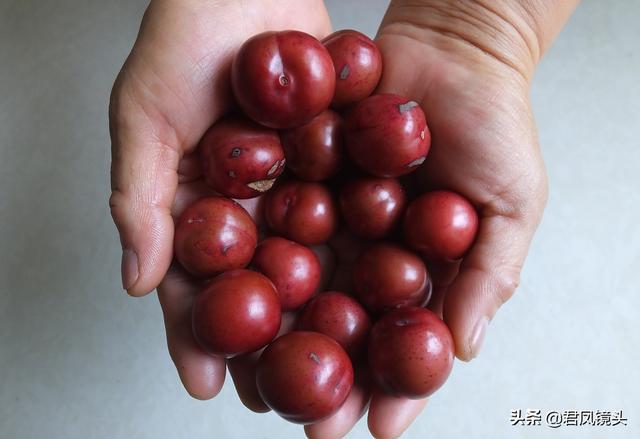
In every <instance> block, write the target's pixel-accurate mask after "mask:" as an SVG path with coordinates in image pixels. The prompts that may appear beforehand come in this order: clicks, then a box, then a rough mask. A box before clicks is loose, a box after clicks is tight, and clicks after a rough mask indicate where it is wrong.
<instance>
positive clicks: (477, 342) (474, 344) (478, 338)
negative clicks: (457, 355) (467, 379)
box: [469, 317, 489, 358]
mask: <svg viewBox="0 0 640 439" xmlns="http://www.w3.org/2000/svg"><path fill="white" fill-rule="evenodd" d="M488 325H489V319H488V318H486V317H482V318H480V320H478V322H477V323H476V326H474V328H473V332H472V333H471V342H470V343H469V347H470V350H471V358H476V357H477V356H478V353H480V349H481V348H482V343H484V336H485V334H486V333H487V326H488Z"/></svg>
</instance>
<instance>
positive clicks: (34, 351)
mask: <svg viewBox="0 0 640 439" xmlns="http://www.w3.org/2000/svg"><path fill="white" fill-rule="evenodd" d="M385 3H386V2H385V1H383V0H376V1H365V0H359V1H355V0H353V1H338V0H332V1H328V6H329V9H330V11H331V13H332V16H333V17H334V26H335V27H336V28H343V27H353V28H358V29H361V30H363V31H365V32H367V33H369V34H370V35H372V34H374V33H375V30H376V27H377V21H378V19H379V17H380V16H381V15H382V13H383V11H384V9H385ZM362 4H366V5H367V7H366V9H365V10H363V9H362V8H361V7H360V6H359V5H362ZM144 6H145V2H143V1H139V0H136V1H130V0H117V1H116V0H114V1H98V0H90V1H80V0H76V1H74V0H58V1H56V2H39V1H36V0H20V1H9V0H0V438H7V439H13V438H20V439H23V438H25V439H26V438H41V437H48V438H65V439H70V438H109V439H120V438H123V439H124V438H194V439H196V438H248V437H251V438H283V437H302V436H303V435H302V431H301V429H300V428H299V427H298V426H294V425H291V424H287V423H286V422H284V421H282V420H280V419H279V418H278V417H277V416H275V415H273V414H265V415H257V414H253V413H250V412H249V411H248V410H246V409H244V407H243V406H242V405H241V403H240V402H239V401H238V399H237V397H236V395H235V392H234V390H233V387H232V386H231V385H230V382H231V380H230V379H229V380H228V382H227V384H226V385H225V388H224V389H223V391H222V393H221V394H220V395H219V396H218V397H217V398H216V399H214V400H212V401H209V402H200V401H195V400H193V399H191V398H189V397H188V396H187V395H186V393H185V392H184V391H183V389H182V387H181V385H180V382H179V381H178V377H177V374H176V372H175V369H174V367H173V364H172V363H171V360H170V359H169V355H168V353H167V350H166V345H165V339H164V329H163V325H162V319H161V314H160V308H159V305H158V301H157V299H156V296H155V295H150V296H148V297H146V298H142V299H133V298H130V297H128V296H126V295H125V294H124V293H123V292H122V290H121V287H120V279H119V264H120V246H119V243H118V240H117V236H116V233H115V228H114V226H113V225H112V223H111V219H110V217H109V212H108V207H107V197H108V187H109V179H108V166H109V157H110V154H109V140H108V132H107V112H106V111H107V101H108V95H109V91H110V86H111V84H112V81H113V79H114V77H115V75H116V73H117V71H118V69H119V68H120V65H121V63H122V61H123V59H124V57H125V56H126V54H127V53H128V50H129V49H130V47H131V44H132V42H133V39H134V37H135V34H136V32H137V27H138V24H139V20H140V17H141V15H142V12H143V10H144ZM638 16H640V2H638V1H634V0H629V1H616V2H602V1H597V0H591V1H585V2H584V3H583V4H582V6H581V7H580V8H579V9H578V11H577V12H576V14H575V15H574V17H573V18H572V19H571V21H570V23H569V24H568V26H567V27H566V28H565V30H564V32H563V33H562V34H561V35H560V37H559V39H558V40H557V42H556V44H555V45H554V47H553V48H552V49H551V50H550V51H549V53H548V54H547V55H546V57H545V58H544V60H543V61H542V63H541V65H540V68H539V71H538V74H537V76H536V78H535V82H534V87H533V102H534V106H535V114H536V117H537V121H538V125H539V130H540V139H541V143H542V146H543V149H544V154H545V157H546V161H547V165H548V169H549V174H550V184H551V197H550V200H549V205H548V209H547V211H546V214H545V217H544V220H543V223H542V225H541V227H540V230H539V232H538V234H537V237H536V239H535V242H534V244H533V246H532V249H531V253H530V256H529V259H528V262H527V264H526V267H525V270H524V274H523V278H522V286H521V287H520V288H519V290H518V292H517V293H516V295H515V296H514V297H513V299H512V300H511V301H510V302H509V303H508V304H507V305H505V306H504V308H503V309H502V310H501V311H500V312H499V314H498V315H497V317H496V318H495V320H494V321H493V323H492V324H491V326H490V328H489V332H488V336H487V341H486V344H485V347H484V350H483V352H482V353H481V355H480V356H479V358H478V359H477V360H476V361H474V362H473V363H471V364H462V363H458V364H457V365H456V367H455V369H454V372H453V375H452V377H451V379H450V380H449V382H448V384H447V386H446V387H445V388H444V389H443V390H442V391H440V392H439V393H438V394H437V395H436V396H435V397H434V398H433V399H432V401H431V402H430V404H429V406H428V408H427V409H426V410H425V412H424V413H423V414H422V415H421V416H420V418H419V419H418V420H417V421H416V423H415V424H414V425H413V426H412V427H411V428H410V429H409V430H408V431H407V433H406V434H405V436H404V437H406V438H416V439H417V438H427V437H433V438H436V437H437V438H458V437H471V438H489V437H491V438H501V437H523V438H534V437H535V438H538V437H545V438H596V437H598V438H602V437H607V438H637V437H640V429H639V428H638V425H639V424H640V368H639V366H640V354H639V347H640V330H639V328H638V326H639V325H638V318H639V317H640V315H639V312H638V309H639V308H640V299H639V293H640V287H639V286H638V285H639V284H640V276H639V274H638V273H639V272H640V268H639V267H640V228H639V225H638V223H639V221H640V104H639V101H640V85H639V84H640V53H639V50H638V43H639V42H640V27H638V22H637V17H638ZM517 408H520V409H527V408H539V409H542V410H552V409H554V410H559V411H562V410H598V409H599V410H620V409H622V410H623V411H624V414H625V415H626V416H627V417H628V418H629V421H628V424H629V425H628V426H626V427H615V428H605V427H600V428H595V427H561V428H559V429H556V430H552V429H550V428H548V427H545V426H541V427H511V426H510V423H509V417H510V410H511V409H517ZM349 437H350V438H365V437H367V430H366V425H365V423H364V422H362V421H361V422H360V423H359V424H358V425H357V426H356V428H355V429H354V430H353V431H352V433H351V434H350V435H349Z"/></svg>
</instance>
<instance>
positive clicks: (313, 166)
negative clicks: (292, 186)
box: [281, 110, 344, 181]
mask: <svg viewBox="0 0 640 439" xmlns="http://www.w3.org/2000/svg"><path fill="white" fill-rule="evenodd" d="M281 137H282V146H283V147H284V152H285V156H286V157H287V166H288V168H289V169H291V171H293V173H294V174H295V175H296V176H297V177H298V178H301V179H302V180H307V181H321V180H326V179H327V178H329V177H331V176H333V175H334V174H335V173H336V172H337V171H338V169H340V165H341V164H342V157H343V150H344V121H343V120H342V118H341V117H340V115H338V113H336V112H334V111H331V110H326V111H324V112H322V113H320V114H319V115H318V116H316V117H315V118H313V120H312V121H311V122H309V123H307V124H305V125H302V126H300V127H298V128H294V129H292V130H287V131H284V132H282V133H281Z"/></svg>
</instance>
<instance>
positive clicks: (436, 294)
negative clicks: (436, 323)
mask: <svg viewBox="0 0 640 439" xmlns="http://www.w3.org/2000/svg"><path fill="white" fill-rule="evenodd" d="M427 269H428V270H429V275H430V276H431V282H433V293H432V295H431V300H429V303H428V305H427V308H429V309H430V310H431V311H433V312H434V313H436V314H438V315H439V316H440V318H442V309H443V306H444V298H445V296H446V294H447V290H448V289H449V285H451V283H452V282H453V280H454V279H455V277H456V276H457V275H458V271H459V269H460V262H459V261H454V262H449V261H427Z"/></svg>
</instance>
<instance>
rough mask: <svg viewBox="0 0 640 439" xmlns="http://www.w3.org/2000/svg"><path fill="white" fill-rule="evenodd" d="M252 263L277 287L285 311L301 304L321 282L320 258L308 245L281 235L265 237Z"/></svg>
mask: <svg viewBox="0 0 640 439" xmlns="http://www.w3.org/2000/svg"><path fill="white" fill-rule="evenodd" d="M252 265H253V267H255V269H256V270H258V271H260V272H261V273H263V274H264V275H265V276H267V277H268V278H269V279H271V281H272V282H273V284H274V285H275V287H276V290H277V291H278V296H280V304H281V306H282V309H283V311H291V310H294V309H297V308H299V307H300V306H302V305H303V304H304V303H305V302H306V301H307V300H309V298H310V297H311V296H313V294H314V293H315V292H316V290H317V289H318V285H319V284H320V274H321V268H320V261H319V260H318V257H317V256H316V254H315V253H314V252H313V251H312V250H311V249H310V248H308V247H305V246H304V245H300V244H298V243H296V242H293V241H289V240H288V239H284V238H280V237H277V236H275V237H271V238H267V239H265V240H264V241H262V242H261V243H260V244H259V245H258V247H257V248H256V252H255V254H254V256H253V262H252Z"/></svg>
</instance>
